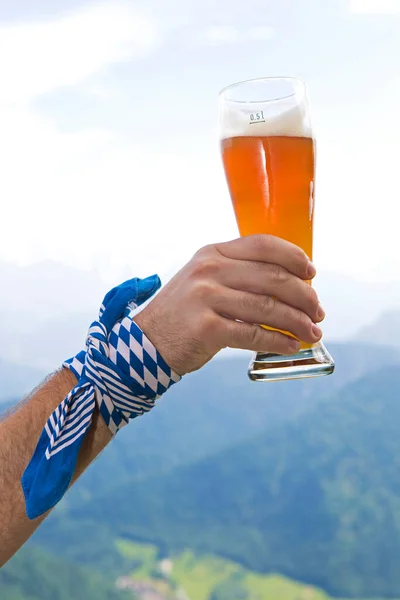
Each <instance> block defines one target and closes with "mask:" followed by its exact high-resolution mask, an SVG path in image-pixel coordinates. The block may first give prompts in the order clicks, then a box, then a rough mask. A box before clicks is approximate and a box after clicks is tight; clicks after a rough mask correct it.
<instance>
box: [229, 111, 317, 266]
mask: <svg viewBox="0 0 400 600" xmlns="http://www.w3.org/2000/svg"><path fill="white" fill-rule="evenodd" d="M252 115H253V118H254V120H251V116H252ZM257 115H258V116H259V119H258V120H257ZM263 116H264V111H260V112H259V113H252V114H250V116H249V118H248V122H247V123H246V122H245V120H244V116H243V119H242V122H239V123H238V122H237V121H236V123H235V124H233V125H232V127H231V129H232V130H233V131H231V132H229V127H228V128H226V129H227V130H228V133H237V134H238V135H230V136H229V137H225V138H223V139H222V140H221V149H222V158H223V163H224V169H225V174H226V179H227V182H228V187H229V191H230V195H231V198H232V203H233V207H234V210H235V215H236V220H237V224H238V227H239V231H240V235H242V236H244V235H252V234H256V233H268V234H270V235H274V236H277V237H280V238H283V239H285V240H287V241H289V242H292V243H293V244H296V245H297V246H300V248H302V249H303V250H304V252H306V254H307V255H308V256H309V258H310V259H312V246H313V217H314V187H315V186H314V177H315V153H314V140H313V138H312V135H311V131H310V127H309V124H308V123H307V122H305V121H304V117H303V113H302V111H301V110H298V109H296V110H293V109H291V110H288V111H287V113H286V114H285V112H284V111H283V112H282V113H280V114H277V115H276V116H275V117H272V118H270V119H269V120H267V119H265V118H264V119H263V118H262V117H263ZM260 121H261V122H260ZM235 126H236V132H235V131H234V130H235Z"/></svg>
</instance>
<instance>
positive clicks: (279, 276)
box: [270, 264, 289, 286]
mask: <svg viewBox="0 0 400 600" xmlns="http://www.w3.org/2000/svg"><path fill="white" fill-rule="evenodd" d="M270 276H271V279H272V280H273V282H274V283H275V284H276V285H279V286H281V285H284V284H285V283H287V281H288V278H289V273H288V272H287V271H286V269H284V268H283V267H280V266H279V265H275V264H274V265H271V267H270Z"/></svg>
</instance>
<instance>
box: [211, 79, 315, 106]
mask: <svg viewBox="0 0 400 600" xmlns="http://www.w3.org/2000/svg"><path fill="white" fill-rule="evenodd" d="M263 81H265V82H272V81H287V82H290V83H295V84H298V85H300V86H301V87H302V88H303V90H304V91H305V90H306V84H305V82H304V81H303V79H300V78H299V77H284V76H282V77H279V76H271V77H253V78H251V79H244V80H242V81H237V82H236V83H230V84H229V85H226V86H225V87H223V88H222V90H220V92H219V94H218V97H219V98H221V97H222V96H223V94H225V93H226V92H227V91H228V90H231V89H233V88H236V87H239V86H241V85H245V84H247V83H261V82H263ZM293 96H296V91H294V92H293V93H291V94H286V95H284V96H279V97H278V98H271V99H269V100H233V99H230V98H227V101H228V102H235V103H238V104H252V103H253V104H264V103H267V102H280V101H281V100H286V99H288V98H292V97H293Z"/></svg>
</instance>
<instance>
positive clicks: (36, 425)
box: [0, 369, 111, 566]
mask: <svg viewBox="0 0 400 600" xmlns="http://www.w3.org/2000/svg"><path fill="white" fill-rule="evenodd" d="M75 384H76V379H75V376H74V375H73V374H72V373H71V371H69V370H68V369H62V370H60V371H58V372H57V373H55V374H54V375H53V376H51V377H50V378H49V379H48V380H47V381H46V382H45V383H44V385H43V386H42V387H40V388H39V389H37V390H35V392H34V393H33V394H32V395H31V396H30V398H29V399H28V400H27V401H26V402H25V403H24V404H22V405H21V406H20V407H18V408H17V410H16V411H15V412H14V413H12V414H11V415H9V416H8V417H7V418H6V419H5V420H4V421H1V422H0V524H1V526H0V566H1V565H3V564H4V563H5V562H6V561H7V560H8V559H9V558H10V557H11V556H12V555H13V554H14V553H15V552H16V551H17V550H18V548H20V546H22V544H23V543H24V542H25V541H26V540H27V539H28V538H29V537H30V536H31V535H32V533H33V532H34V531H35V529H36V528H37V527H38V525H39V524H40V523H41V522H42V521H43V519H44V518H45V517H46V516H47V515H44V516H43V517H39V518H38V519H34V520H33V521H31V520H29V519H28V518H27V516H26V513H25V501H24V496H23V493H22V488H21V476H22V473H23V471H24V469H25V467H26V465H27V464H28V462H29V460H30V458H31V456H32V454H33V451H34V449H35V446H36V443H37V440H38V438H39V436H40V433H41V431H42V429H43V427H44V424H45V422H46V420H47V419H48V416H49V415H50V414H51V413H52V412H53V410H54V409H55V408H56V406H57V405H58V404H60V402H61V401H62V400H63V398H64V397H65V396H66V395H67V394H68V392H70V391H71V389H72V388H73V387H74V385H75ZM110 440H111V434H110V432H109V430H108V428H107V427H106V425H105V423H104V421H103V420H102V419H101V418H100V416H99V414H98V413H97V412H96V414H95V416H94V419H93V424H92V427H91V428H90V430H89V432H88V435H87V436H86V438H85V440H84V443H83V445H82V448H81V451H80V455H79V458H78V464H77V468H76V471H75V476H74V480H76V479H77V478H78V477H79V475H81V473H83V471H84V470H85V469H86V468H87V467H88V465H89V464H90V463H91V462H92V461H93V460H94V459H95V458H96V456H97V455H98V454H99V453H100V452H101V451H102V450H103V448H105V446H106V445H107V444H108V442H109V441H110Z"/></svg>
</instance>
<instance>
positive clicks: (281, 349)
mask: <svg viewBox="0 0 400 600" xmlns="http://www.w3.org/2000/svg"><path fill="white" fill-rule="evenodd" d="M221 329H222V338H223V339H222V343H223V345H224V347H227V348H241V349H242V350H254V352H272V353H276V354H295V353H296V352H298V351H299V349H300V342H298V341H297V340H294V339H293V338H290V337H288V336H286V335H283V333H279V331H267V330H265V329H262V327H259V326H258V325H250V324H249V323H240V322H238V321H231V320H230V319H224V321H223V323H222V327H221Z"/></svg>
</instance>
